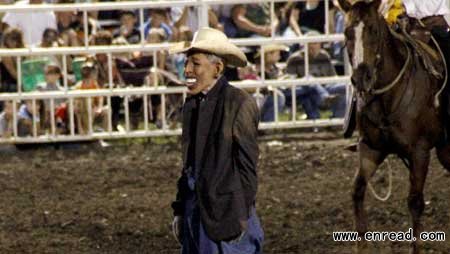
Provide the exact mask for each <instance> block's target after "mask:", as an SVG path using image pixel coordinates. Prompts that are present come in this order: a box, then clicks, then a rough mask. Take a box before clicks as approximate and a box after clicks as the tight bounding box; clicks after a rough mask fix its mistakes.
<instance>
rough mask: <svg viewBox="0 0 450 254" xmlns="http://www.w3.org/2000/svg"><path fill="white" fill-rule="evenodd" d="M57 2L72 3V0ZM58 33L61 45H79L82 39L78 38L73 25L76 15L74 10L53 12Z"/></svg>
mask: <svg viewBox="0 0 450 254" xmlns="http://www.w3.org/2000/svg"><path fill="white" fill-rule="evenodd" d="M58 3H61V4H69V3H73V1H72V0H59V1H58ZM55 15H56V21H57V27H58V34H59V38H60V39H61V45H63V46H67V47H70V46H74V47H76V46H80V45H82V43H81V42H82V40H80V39H78V36H77V33H76V32H75V29H74V28H75V27H76V26H77V21H76V19H77V16H76V11H60V12H57V13H55Z"/></svg>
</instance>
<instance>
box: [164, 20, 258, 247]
mask: <svg viewBox="0 0 450 254" xmlns="http://www.w3.org/2000/svg"><path fill="white" fill-rule="evenodd" d="M181 52H182V53H186V55H187V59H186V63H185V76H186V86H187V88H188V93H189V94H190V96H189V97H188V98H187V99H186V102H185V104H184V106H183V134H182V147H183V170H182V174H181V177H180V178H179V180H178V193H177V198H176V201H175V202H173V204H172V208H173V209H174V215H175V219H174V222H173V231H174V233H175V236H176V237H177V239H178V240H179V241H180V243H181V245H182V253H183V254H196V253H198V254H209V253H211V254H213V253H244V254H245V253H249V254H250V253H252V254H254V253H261V251H262V241H263V232H262V229H261V225H260V222H259V220H258V218H257V216H256V213H255V199H256V190H257V176H256V166H257V160H258V154H259V151H258V144H257V140H256V139H257V129H258V121H259V119H258V116H259V113H258V109H257V106H256V102H255V101H254V99H253V98H252V97H251V96H250V95H249V94H247V93H246V92H245V91H243V90H241V89H238V88H235V87H233V86H231V85H229V84H228V82H227V80H226V79H225V77H224V76H223V75H222V74H223V71H224V69H225V66H226V65H232V66H245V65H246V64H247V59H246V57H245V55H244V54H243V53H242V51H241V50H239V48H238V47H236V46H235V45H233V44H232V43H230V42H229V41H228V38H227V37H226V35H225V34H223V33H222V32H220V31H219V30H215V29H211V28H202V29H200V30H199V31H198V32H197V33H196V34H195V35H194V39H193V40H192V43H181V44H178V45H177V46H175V47H174V48H172V49H171V53H181Z"/></svg>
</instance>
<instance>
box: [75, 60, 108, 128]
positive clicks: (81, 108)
mask: <svg viewBox="0 0 450 254" xmlns="http://www.w3.org/2000/svg"><path fill="white" fill-rule="evenodd" d="M95 67H96V66H95V63H94V62H93V60H92V59H87V60H86V61H85V62H84V63H83V65H82V66H81V77H82V79H81V80H80V81H79V82H78V83H77V84H76V85H75V86H74V88H73V89H74V90H91V89H100V86H99V84H98V82H97V70H96V68H95ZM88 106H89V103H88V98H78V99H76V100H75V106H74V108H75V117H76V126H77V130H78V132H79V134H81V135H86V134H88V130H89V124H90V123H91V122H93V121H94V120H95V119H99V120H101V122H102V127H103V129H106V124H107V118H106V117H107V115H108V114H107V106H104V103H103V97H101V96H97V97H94V98H92V104H91V112H92V119H90V118H89V107H88ZM92 124H93V123H92Z"/></svg>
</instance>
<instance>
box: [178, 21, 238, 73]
mask: <svg viewBox="0 0 450 254" xmlns="http://www.w3.org/2000/svg"><path fill="white" fill-rule="evenodd" d="M189 51H200V52H205V53H211V54H214V55H217V56H219V57H221V58H223V59H224V60H225V61H226V64H228V65H232V66H235V67H244V66H246V65H247V57H246V56H245V54H244V53H243V52H242V51H241V50H240V49H239V48H238V47H237V46H236V45H234V44H232V43H231V42H230V41H229V40H228V38H227V36H226V35H225V34H224V33H222V32H221V31H219V30H216V29H213V28H209V27H204V28H201V29H200V30H198V31H197V32H196V33H195V34H194V38H193V39H192V42H180V43H177V44H175V45H174V46H173V47H171V48H170V49H169V53H170V54H176V53H187V52H189Z"/></svg>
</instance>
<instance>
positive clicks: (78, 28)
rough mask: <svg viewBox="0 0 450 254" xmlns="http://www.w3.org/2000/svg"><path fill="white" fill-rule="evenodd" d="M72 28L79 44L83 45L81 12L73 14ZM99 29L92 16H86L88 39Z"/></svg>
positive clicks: (83, 34) (83, 35)
mask: <svg viewBox="0 0 450 254" xmlns="http://www.w3.org/2000/svg"><path fill="white" fill-rule="evenodd" d="M72 28H73V30H74V31H75V33H76V34H77V39H78V41H79V42H80V44H81V45H83V44H84V40H85V31H84V18H83V12H78V13H77V15H76V16H75V21H74V22H73V23H72ZM99 29H100V25H99V24H98V22H97V21H96V20H95V19H94V18H92V17H89V16H88V24H87V33H88V40H90V39H91V38H92V36H94V35H95V34H96V33H97V31H98V30H99Z"/></svg>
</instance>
